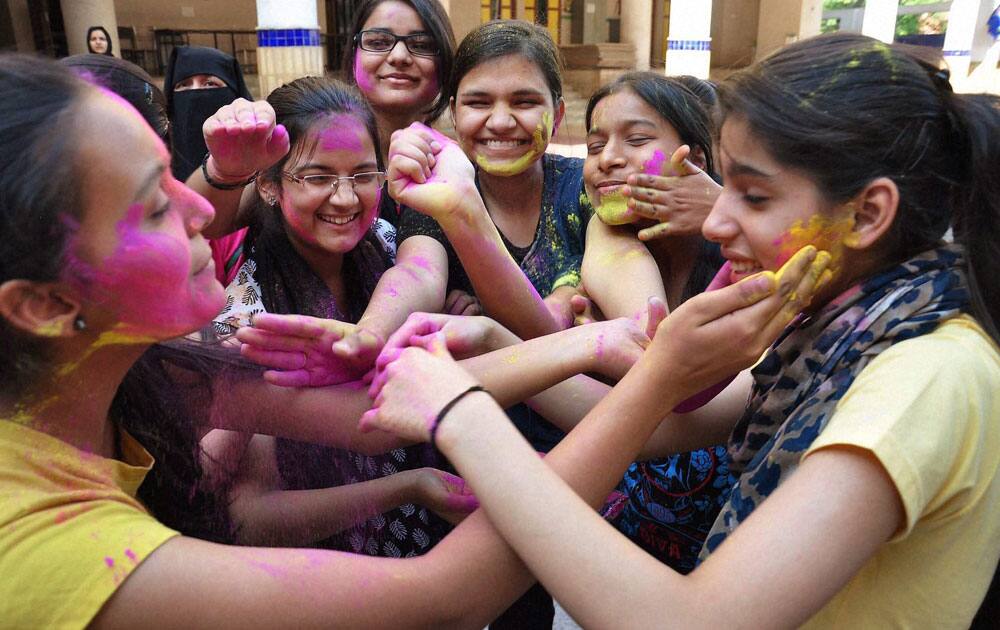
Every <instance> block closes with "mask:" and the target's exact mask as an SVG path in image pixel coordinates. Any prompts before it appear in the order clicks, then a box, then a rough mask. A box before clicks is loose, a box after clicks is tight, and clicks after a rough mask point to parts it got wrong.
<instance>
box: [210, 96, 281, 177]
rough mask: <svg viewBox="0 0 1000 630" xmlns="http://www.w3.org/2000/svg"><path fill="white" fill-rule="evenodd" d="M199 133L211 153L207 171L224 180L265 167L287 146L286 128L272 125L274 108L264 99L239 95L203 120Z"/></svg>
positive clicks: (273, 122) (279, 156)
mask: <svg viewBox="0 0 1000 630" xmlns="http://www.w3.org/2000/svg"><path fill="white" fill-rule="evenodd" d="M202 133H203V134H205V144H206V145H207V146H208V152H209V153H210V154H211V157H210V158H209V160H208V166H207V168H208V171H209V174H210V175H211V176H212V178H213V179H218V180H219V181H221V182H226V183H228V182H232V181H245V180H247V179H249V178H250V177H251V176H252V175H253V174H254V173H259V172H261V171H264V170H267V169H268V168H270V167H271V166H272V165H273V164H274V163H275V162H277V161H278V160H280V159H281V158H282V157H284V155H285V154H286V153H288V149H289V140H288V131H286V130H285V127H284V126H283V125H275V115H274V108H272V107H271V105H270V104H269V103H268V102H267V101H254V102H250V101H248V100H246V99H244V98H238V99H236V100H235V101H233V102H232V103H230V104H229V105H224V106H223V107H220V108H219V111H217V112H215V114H213V115H212V116H211V117H210V118H209V119H208V120H206V121H205V124H204V125H202Z"/></svg>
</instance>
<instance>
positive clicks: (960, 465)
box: [803, 316, 1000, 539]
mask: <svg viewBox="0 0 1000 630" xmlns="http://www.w3.org/2000/svg"><path fill="white" fill-rule="evenodd" d="M998 391H1000V354H998V349H997V347H996V346H995V345H994V344H993V343H992V341H991V340H990V339H989V337H988V336H987V335H986V334H985V333H984V332H983V330H982V329H981V328H980V327H979V326H978V324H976V323H975V321H974V320H972V319H971V318H968V317H964V316H963V317H959V318H955V319H952V320H949V321H947V322H945V323H943V324H941V325H940V326H939V327H938V328H937V329H936V330H935V331H934V332H932V333H930V334H927V335H924V336H921V337H918V338H915V339H910V340H907V341H902V342H900V343H897V344H896V345H894V346H893V347H891V348H889V349H888V350H886V351H885V352H883V353H881V354H880V355H879V356H878V357H876V358H875V359H874V360H873V361H872V362H871V363H869V364H868V366H867V367H866V368H865V369H864V370H862V372H861V373H860V374H859V375H858V377H857V378H856V379H855V381H854V383H853V384H852V385H851V387H850V388H849V389H848V391H847V393H846V394H845V395H844V397H843V398H842V399H841V400H840V402H839V403H838V405H837V409H836V411H835V412H834V415H833V417H832V418H831V419H830V422H829V423H828V425H827V426H826V428H825V429H824V430H823V432H822V433H821V434H820V436H819V437H818V438H817V439H816V440H815V441H814V442H813V444H812V446H811V447H810V448H809V450H808V451H806V453H805V454H804V455H803V458H805V457H808V456H809V455H810V454H812V453H814V452H816V451H818V450H820V449H823V448H829V447H835V446H853V447H857V448H861V449H864V450H867V451H869V452H870V453H872V454H873V455H874V457H876V458H877V459H878V460H879V462H880V463H881V464H882V466H883V467H884V468H885V470H886V472H887V473H888V475H889V477H890V479H891V480H892V482H893V483H894V484H895V486H896V490H897V492H898V493H899V496H900V498H901V499H902V503H903V506H904V508H905V510H906V527H905V529H904V530H903V531H901V532H900V533H899V534H897V536H896V539H899V538H902V537H905V536H907V535H908V534H909V533H910V532H911V531H912V529H913V527H914V525H915V524H916V523H917V522H918V521H920V520H924V521H933V520H935V519H946V518H949V517H950V516H953V515H955V514H957V513H959V512H961V511H962V510H964V509H966V508H967V507H968V505H969V503H970V502H972V501H974V500H976V499H978V498H979V497H981V496H982V495H983V494H984V489H985V487H986V486H988V485H989V484H990V483H992V480H993V477H994V476H995V474H996V470H997V466H998V458H1000V437H998V433H1000V426H998V424H1000V403H998V402H997V401H996V399H1000V397H998V396H996V393H997V392H998ZM970 490H972V491H971V492H970Z"/></svg>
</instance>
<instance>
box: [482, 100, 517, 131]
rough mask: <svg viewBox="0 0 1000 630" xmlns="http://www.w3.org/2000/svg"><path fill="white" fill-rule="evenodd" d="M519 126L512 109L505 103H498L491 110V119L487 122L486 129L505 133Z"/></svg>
mask: <svg viewBox="0 0 1000 630" xmlns="http://www.w3.org/2000/svg"><path fill="white" fill-rule="evenodd" d="M516 126H517V121H516V120H515V119H514V114H513V113H512V112H511V110H510V108H509V107H507V106H506V105H505V104H503V103H496V104H494V105H493V109H491V110H490V117H489V118H488V119H487V120H486V128H487V129H489V130H490V131H496V132H503V131H508V130H510V129H513V128H514V127H516Z"/></svg>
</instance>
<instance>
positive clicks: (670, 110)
mask: <svg viewBox="0 0 1000 630" xmlns="http://www.w3.org/2000/svg"><path fill="white" fill-rule="evenodd" d="M622 90H631V91H632V92H634V93H635V95H636V96H638V97H639V98H641V99H642V100H643V101H645V102H646V104H647V105H649V106H650V107H652V108H653V109H655V110H656V113H657V114H659V115H660V117H661V118H663V119H664V120H665V121H667V122H668V123H670V125H671V126H672V127H673V128H674V130H675V131H676V132H677V135H678V136H679V137H680V139H681V141H682V142H684V144H687V145H689V146H690V147H691V150H692V151H693V150H694V149H696V148H698V149H701V151H702V153H704V155H705V171H706V172H707V173H709V174H714V173H715V159H714V157H713V156H712V120H711V118H710V116H709V113H708V111H707V110H706V108H705V106H704V105H703V103H702V100H701V99H700V98H698V96H697V95H696V94H695V93H694V92H692V91H691V90H689V89H688V88H687V87H686V86H685V85H684V83H682V82H681V81H679V80H677V79H673V78H671V77H665V76H663V75H661V74H656V73H655V72H628V73H626V74H623V75H622V76H620V77H618V78H617V79H615V80H614V81H612V82H611V83H608V84H607V85H605V86H603V87H601V88H599V89H598V90H597V91H596V92H594V93H593V95H591V97H590V100H589V101H588V102H587V112H586V115H585V121H586V125H587V129H590V123H591V121H592V118H593V114H594V108H595V107H597V104H598V103H600V102H601V101H602V100H604V98H606V97H608V96H610V95H612V94H615V93H616V92H620V91H622Z"/></svg>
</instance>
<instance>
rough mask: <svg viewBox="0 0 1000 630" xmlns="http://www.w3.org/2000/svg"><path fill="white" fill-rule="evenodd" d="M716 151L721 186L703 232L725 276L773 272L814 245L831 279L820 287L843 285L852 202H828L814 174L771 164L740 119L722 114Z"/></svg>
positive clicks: (850, 240)
mask: <svg viewBox="0 0 1000 630" xmlns="http://www.w3.org/2000/svg"><path fill="white" fill-rule="evenodd" d="M720 151H721V164H722V175H723V179H724V180H725V187H724V188H723V191H722V194H721V195H720V196H719V199H718V200H717V201H716V203H715V207H714V208H712V212H711V214H709V216H708V218H707V219H706V220H705V224H704V226H703V227H702V231H703V233H704V235H705V238H707V239H708V240H710V241H715V242H717V243H719V244H720V245H721V246H722V255H723V256H725V257H726V258H727V259H728V260H729V261H730V262H731V264H732V272H731V274H730V280H731V281H732V282H736V281H738V280H740V279H742V278H744V277H746V276H748V275H750V274H753V273H756V272H758V271H762V270H769V271H776V270H778V269H779V268H780V267H781V265H782V264H784V263H785V261H787V260H788V259H789V258H791V256H792V255H793V254H794V253H795V252H797V251H798V250H799V249H800V248H802V247H804V246H805V245H810V244H811V245H815V246H816V248H817V249H820V250H826V251H827V252H829V253H830V255H831V262H830V267H829V268H830V270H831V271H832V272H833V274H834V281H833V282H831V283H830V287H829V288H827V289H826V290H825V291H824V293H825V294H828V295H835V294H836V292H839V291H838V289H843V288H844V284H843V283H844V282H846V281H847V279H848V278H850V277H852V274H851V273H850V270H851V268H852V267H853V262H854V258H855V254H854V252H853V251H852V248H851V245H852V244H853V243H854V240H855V231H854V228H855V224H854V221H855V213H854V211H853V209H852V206H851V204H840V205H835V204H832V203H830V202H829V201H827V200H826V199H825V198H824V196H823V195H822V193H821V192H820V190H819V188H818V187H817V186H816V184H815V182H813V180H811V179H809V178H807V177H806V176H805V175H803V174H801V173H799V172H797V171H795V170H793V169H791V168H789V167H788V166H786V165H783V164H779V163H778V162H776V161H775V160H774V158H773V157H771V155H770V154H769V153H768V152H767V150H766V149H765V148H764V146H763V143H762V142H761V141H760V140H759V139H758V138H756V137H755V136H753V134H752V133H751V132H750V130H749V127H748V126H747V125H746V123H745V122H743V121H742V120H740V119H739V118H732V117H730V119H728V120H726V123H725V125H724V126H723V128H722V140H721V143H720ZM838 278H839V280H840V282H838ZM821 301H822V300H821V298H819V297H817V302H821Z"/></svg>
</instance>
